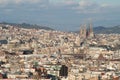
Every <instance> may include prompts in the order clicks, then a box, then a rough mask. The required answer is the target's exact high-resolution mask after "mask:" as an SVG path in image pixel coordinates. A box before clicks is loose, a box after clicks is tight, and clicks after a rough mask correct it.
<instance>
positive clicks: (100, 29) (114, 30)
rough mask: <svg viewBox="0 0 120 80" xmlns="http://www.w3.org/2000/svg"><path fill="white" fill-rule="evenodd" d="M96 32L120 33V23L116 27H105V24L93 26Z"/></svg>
mask: <svg viewBox="0 0 120 80" xmlns="http://www.w3.org/2000/svg"><path fill="white" fill-rule="evenodd" d="M93 30H94V33H96V34H100V33H103V34H110V33H118V34H120V25H118V26H114V27H103V26H99V27H94V28H93Z"/></svg>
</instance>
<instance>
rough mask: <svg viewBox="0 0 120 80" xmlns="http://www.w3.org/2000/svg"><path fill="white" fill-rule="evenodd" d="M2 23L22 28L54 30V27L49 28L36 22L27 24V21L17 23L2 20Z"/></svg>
mask: <svg viewBox="0 0 120 80" xmlns="http://www.w3.org/2000/svg"><path fill="white" fill-rule="evenodd" d="M0 24H3V25H11V26H17V27H20V28H27V29H32V28H35V29H45V30H54V29H52V28H49V27H46V26H40V25H36V24H34V25H33V24H27V23H21V24H17V23H7V22H2V23H0Z"/></svg>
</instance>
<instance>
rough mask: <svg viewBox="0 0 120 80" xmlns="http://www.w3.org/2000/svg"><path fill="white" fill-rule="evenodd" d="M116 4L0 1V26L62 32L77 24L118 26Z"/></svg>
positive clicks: (106, 0) (117, 0) (114, 0)
mask: <svg viewBox="0 0 120 80" xmlns="http://www.w3.org/2000/svg"><path fill="white" fill-rule="evenodd" d="M119 8H120V0H0V22H11V23H30V24H38V25H43V26H48V27H51V28H53V29H57V30H62V31H75V30H79V29H80V25H81V24H85V23H87V24H89V23H90V22H92V23H93V26H94V27H96V26H106V27H111V26H116V25H120V23H119V22H120V10H119Z"/></svg>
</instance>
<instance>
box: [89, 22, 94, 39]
mask: <svg viewBox="0 0 120 80" xmlns="http://www.w3.org/2000/svg"><path fill="white" fill-rule="evenodd" d="M89 37H94V33H93V25H92V22H91V21H90V23H89Z"/></svg>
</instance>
